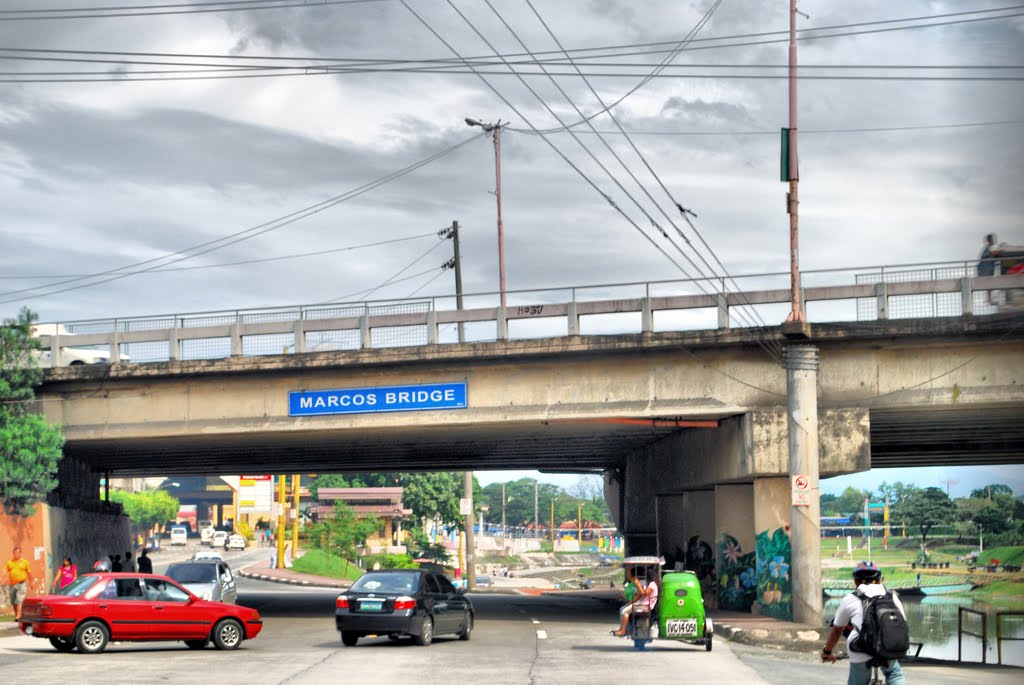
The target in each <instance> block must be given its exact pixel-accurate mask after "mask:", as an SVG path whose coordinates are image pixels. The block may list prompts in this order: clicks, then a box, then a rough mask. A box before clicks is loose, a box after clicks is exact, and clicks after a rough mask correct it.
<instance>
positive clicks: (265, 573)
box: [235, 559, 352, 589]
mask: <svg viewBox="0 0 1024 685" xmlns="http://www.w3.org/2000/svg"><path fill="white" fill-rule="evenodd" d="M270 562H271V560H270V559H263V560H261V561H257V562H254V563H252V564H249V565H248V566H245V567H243V568H240V569H238V570H236V571H235V575H238V576H242V577H243V578H253V579H255V580H266V581H270V582H271V583H286V584H289V585H305V586H307V587H323V588H337V589H344V588H347V587H348V586H350V585H351V584H352V581H351V580H342V579H340V578H328V577H326V576H314V575H310V574H308V573H299V572H298V571H293V570H291V569H290V568H271V566H270Z"/></svg>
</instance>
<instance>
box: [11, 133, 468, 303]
mask: <svg viewBox="0 0 1024 685" xmlns="http://www.w3.org/2000/svg"><path fill="white" fill-rule="evenodd" d="M481 135H483V134H476V135H472V136H470V137H468V138H466V139H465V140H462V141H460V142H458V143H456V144H455V145H452V146H450V147H448V148H445V149H444V150H441V151H439V152H435V153H434V154H432V155H429V156H428V157H426V158H424V159H421V160H419V161H418V162H415V163H413V164H410V165H409V166H407V167H404V168H403V169H400V170H398V171H394V172H392V173H390V174H387V175H385V176H382V177H380V178H378V179H376V180H374V181H371V182H369V183H365V184H363V185H362V186H359V187H357V188H354V189H352V190H349V191H346V192H344V193H342V194H340V195H336V196H334V197H332V198H329V199H327V200H324V201H323V202H319V203H317V204H314V205H310V206H308V207H305V208H303V209H300V210H298V211H296V212H292V213H291V214H287V215H285V216H283V217H278V218H276V219H273V220H271V221H267V222H264V223H262V224H258V225H256V226H253V227H251V228H247V229H244V230H242V231H237V232H235V233H232V234H230V235H227V236H224V237H221V238H216V239H214V240H209V241H206V242H205V243H200V244H198V245H193V246H191V247H188V248H184V249H182V250H178V251H177V252H172V253H169V254H166V255H163V256H161V257H154V258H152V259H147V260H143V261H140V262H136V263H134V264H131V265H129V266H127V267H119V268H117V269H109V270H106V271H100V272H96V273H95V274H92V275H90V276H86V277H80V278H71V279H67V280H64V281H59V282H57V283H50V284H47V285H45V286H37V287H34V288H22V289H20V290H13V291H8V292H6V293H4V294H3V297H4V298H8V299H3V300H0V304H9V303H11V302H17V301H19V300H21V299H22V298H14V299H9V298H10V296H11V295H19V294H24V293H31V292H36V291H39V290H44V289H52V288H54V287H56V286H61V285H69V287H67V288H62V289H58V290H51V291H50V292H46V293H42V294H39V295H33V296H32V297H31V299H35V298H37V297H49V296H51V295H57V294H60V293H64V292H69V291H72V290H78V289H80V288H88V287H92V286H96V285H100V284H102V283H109V282H110V281H115V280H120V279H122V278H127V277H129V276H134V275H136V274H139V273H146V272H148V271H152V270H155V269H157V268H163V267H167V266H170V265H171V264H176V263H178V262H181V261H185V260H188V259H193V258H195V257H198V256H200V255H203V254H207V253H209V252H213V251H215V250H219V249H222V248H224V247H227V246H229V245H234V244H236V243H239V242H242V241H244V240H249V239H251V238H254V237H256V236H259V235H263V234H264V233H269V232H270V231H275V230H277V229H280V228H283V227H285V226H288V225H290V224H293V223H295V222H296V221H300V220H301V219H305V218H307V217H309V216H312V215H314V214H318V213H320V212H322V211H324V210H326V209H329V208H331V207H334V206H336V205H338V204H341V203H342V202H345V201H347V200H351V199H353V198H355V197H358V196H360V195H362V194H364V193H367V192H369V191H370V190H374V189H375V188H378V187H380V186H382V185H384V184H385V183H388V182H390V181H393V180H395V179H397V178H401V177H402V176H405V175H406V174H409V173H411V172H413V171H415V170H417V169H419V168H421V167H423V166H426V165H427V164H430V163H431V162H433V161H435V160H437V159H440V158H441V157H443V156H445V155H448V154H450V153H452V152H454V151H455V150H458V149H459V148H461V147H463V146H465V145H468V144H469V143H471V142H473V141H474V140H476V139H478V138H479V137H480V136H481ZM197 250H198V251H197ZM189 253H193V254H189ZM171 258H174V259H172V261H170V262H167V263H165V264H159V265H156V266H149V267H147V268H142V269H136V267H142V266H145V265H153V264H154V263H156V262H163V261H164V260H167V259H171ZM126 269H134V270H128V271H126ZM92 278H101V279H102V280H99V281H93V282H90V283H82V281H85V280H89V279H92Z"/></svg>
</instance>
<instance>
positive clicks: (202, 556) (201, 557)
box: [192, 549, 224, 561]
mask: <svg viewBox="0 0 1024 685" xmlns="http://www.w3.org/2000/svg"><path fill="white" fill-rule="evenodd" d="M192 561H224V557H222V556H221V554H220V552H214V551H213V550H212V549H201V550H199V551H198V552H196V553H195V554H193V555H192Z"/></svg>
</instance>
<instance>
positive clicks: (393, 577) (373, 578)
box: [351, 571, 420, 594]
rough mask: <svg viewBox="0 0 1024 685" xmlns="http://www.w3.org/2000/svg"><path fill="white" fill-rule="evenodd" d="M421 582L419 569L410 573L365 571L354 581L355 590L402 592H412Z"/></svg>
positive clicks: (353, 589)
mask: <svg viewBox="0 0 1024 685" xmlns="http://www.w3.org/2000/svg"><path fill="white" fill-rule="evenodd" d="M419 584H420V574H419V572H417V571H409V572H408V573H402V572H399V573H374V572H373V571H370V572H369V573H364V574H363V575H362V576H360V577H359V580H357V581H356V582H354V583H352V587H351V590H352V591H353V592H401V593H402V594H412V593H413V592H415V591H416V588H417V587H419Z"/></svg>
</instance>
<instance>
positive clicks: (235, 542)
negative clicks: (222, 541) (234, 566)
mask: <svg viewBox="0 0 1024 685" xmlns="http://www.w3.org/2000/svg"><path fill="white" fill-rule="evenodd" d="M224 549H237V550H244V549H245V538H244V537H242V536H241V535H239V534H238V533H235V534H234V535H229V536H228V541H227V544H226V545H224Z"/></svg>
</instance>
